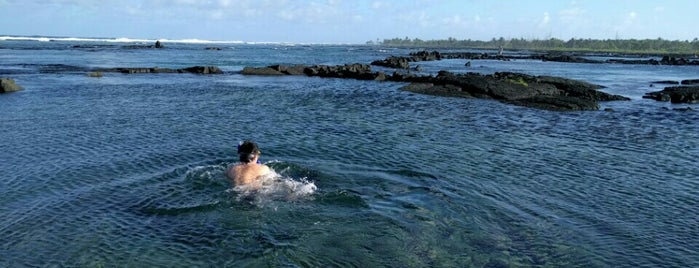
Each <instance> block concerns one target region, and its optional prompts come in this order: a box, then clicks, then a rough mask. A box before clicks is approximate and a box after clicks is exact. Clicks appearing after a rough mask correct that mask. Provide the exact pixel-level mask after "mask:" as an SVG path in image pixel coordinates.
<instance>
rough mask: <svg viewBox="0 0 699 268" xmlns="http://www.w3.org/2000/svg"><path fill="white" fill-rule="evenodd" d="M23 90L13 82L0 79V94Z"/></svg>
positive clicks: (8, 79)
mask: <svg viewBox="0 0 699 268" xmlns="http://www.w3.org/2000/svg"><path fill="white" fill-rule="evenodd" d="M22 89H23V88H22V87H21V86H19V85H17V84H15V80H13V79H10V78H0V93H7V92H14V91H20V90H22Z"/></svg>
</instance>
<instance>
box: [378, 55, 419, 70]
mask: <svg viewBox="0 0 699 268" xmlns="http://www.w3.org/2000/svg"><path fill="white" fill-rule="evenodd" d="M371 65H376V66H384V67H388V68H396V69H409V68H410V58H408V57H395V56H391V57H388V58H386V59H383V60H375V61H372V62H371Z"/></svg>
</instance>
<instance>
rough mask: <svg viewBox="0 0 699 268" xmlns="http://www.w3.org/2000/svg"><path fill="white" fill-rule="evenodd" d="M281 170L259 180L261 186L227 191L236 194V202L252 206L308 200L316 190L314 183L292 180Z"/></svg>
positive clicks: (243, 186) (235, 188) (301, 179)
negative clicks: (282, 201) (247, 202)
mask: <svg viewBox="0 0 699 268" xmlns="http://www.w3.org/2000/svg"><path fill="white" fill-rule="evenodd" d="M285 171H286V169H285V170H282V171H281V172H280V173H277V172H276V171H275V170H274V169H272V172H271V173H270V174H267V175H265V176H263V177H262V178H260V184H261V186H257V185H255V186H252V185H239V186H235V187H234V188H232V189H229V190H228V191H229V192H230V191H233V192H235V193H237V197H236V200H237V201H250V202H251V203H253V204H257V205H260V206H262V205H264V204H267V203H269V202H271V201H275V200H284V201H297V200H304V199H307V198H310V197H311V196H312V195H313V193H315V191H316V190H317V189H318V187H317V186H316V185H315V183H314V182H312V181H308V179H307V178H306V177H303V178H300V179H298V180H297V179H294V178H292V177H291V176H288V175H284V174H285V173H286V172H285Z"/></svg>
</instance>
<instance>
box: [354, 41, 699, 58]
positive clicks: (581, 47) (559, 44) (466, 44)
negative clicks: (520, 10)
mask: <svg viewBox="0 0 699 268" xmlns="http://www.w3.org/2000/svg"><path fill="white" fill-rule="evenodd" d="M371 43H373V42H371V41H369V42H367V44H371ZM380 43H381V44H383V45H388V46H401V47H431V48H479V49H499V48H500V47H502V48H504V49H509V50H522V49H526V50H538V51H541V50H546V51H579V52H610V53H638V54H684V55H695V54H699V39H697V38H694V40H692V41H689V40H685V41H679V40H674V41H671V40H664V39H662V38H658V39H642V40H639V39H625V40H620V39H607V40H598V39H575V38H572V39H570V40H568V41H564V40H561V39H557V38H551V39H545V40H538V39H534V40H527V39H524V38H519V39H514V38H513V39H509V40H508V39H505V38H502V37H500V38H499V39H495V38H493V39H492V40H490V41H480V40H470V39H468V40H457V39H455V38H452V37H450V38H449V39H446V40H421V39H418V38H415V39H410V38H408V37H405V38H403V39H401V38H393V39H384V40H383V42H380Z"/></svg>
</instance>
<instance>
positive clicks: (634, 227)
mask: <svg viewBox="0 0 699 268" xmlns="http://www.w3.org/2000/svg"><path fill="white" fill-rule="evenodd" d="M76 44H77V45H86V46H90V47H82V48H73V47H72V46H73V45H76ZM122 45H123V44H119V43H96V42H85V43H71V42H36V41H3V42H0V75H1V76H3V77H12V78H14V79H15V80H16V81H17V83H18V84H20V85H22V86H23V87H24V88H25V90H23V91H20V92H15V93H10V94H2V95H0V159H1V161H0V185H1V188H0V189H1V190H0V236H1V237H2V240H0V266H3V267H37V266H38V267H65V266H70V267H72V266H79V267H114V266H118V267H124V266H137V267H152V266H161V267H196V266H199V267H201V266H204V267H206V266H211V267H245V266H252V267H258V266H263V267H269V266H272V267H275V266H285V267H327V266H348V267H377V266H384V267H430V266H437V267H532V266H534V267H542V266H543V267H697V266H699V252H698V251H697V249H699V214H698V213H697V207H699V165H697V159H699V112H697V110H699V107H697V106H696V105H693V106H691V107H692V108H693V109H694V111H688V112H682V111H676V110H673V108H684V107H687V106H689V105H672V104H669V103H662V102H655V101H651V100H645V99H642V98H641V96H642V95H643V94H644V93H646V92H650V91H654V90H659V89H660V88H659V87H658V86H656V87H653V88H651V87H649V83H650V81H656V80H681V79H691V78H699V68H698V67H678V66H634V65H586V64H570V63H555V62H537V61H511V62H498V61H474V62H473V67H471V68H470V69H466V68H465V67H463V64H464V62H465V61H463V60H445V61H435V62H424V63H421V65H422V66H423V70H424V72H425V73H436V72H437V71H438V70H442V69H445V70H451V71H454V72H467V71H477V72H482V73H492V72H495V71H516V72H523V73H529V74H534V75H556V76H563V77H568V78H575V79H581V80H585V81H588V82H592V83H597V84H601V85H604V86H607V88H606V89H604V90H605V91H607V92H610V93H615V94H621V95H624V96H627V97H630V98H631V99H632V100H631V101H628V102H609V103H602V105H601V106H602V108H612V109H613V110H614V111H613V112H605V111H587V112H551V111H543V110H535V109H529V108H523V107H516V106H511V105H507V104H502V103H499V102H496V101H490V100H479V99H460V98H443V97H434V96H423V95H417V94H413V93H409V92H404V91H400V90H399V88H400V87H401V84H399V83H391V82H374V81H354V80H340V79H323V78H309V77H259V76H243V75H240V74H238V73H237V71H239V70H241V69H242V68H243V67H244V66H265V65H270V64H278V63H286V64H345V63H354V62H359V63H368V62H371V61H373V60H376V59H382V58H385V57H387V56H389V55H406V54H407V53H408V52H410V51H408V50H402V49H393V48H382V47H368V46H318V45H312V46H284V45H245V44H235V45H220V44H217V45H197V44H166V45H167V48H166V49H162V50H147V49H123V48H121V46H122ZM206 46H219V47H224V49H223V50H221V51H210V50H205V49H204V47H206ZM58 64H62V65H58ZM194 65H216V66H219V67H221V68H222V69H223V70H224V71H225V72H226V73H225V74H223V75H193V74H132V75H125V74H117V73H106V74H105V75H104V77H102V78H92V77H88V76H87V75H86V73H87V72H86V71H84V69H85V68H93V67H154V66H158V67H171V68H182V67H189V66H194ZM70 66H73V67H70ZM375 69H377V68H375ZM665 108H669V109H665ZM243 139H252V140H254V141H256V142H258V143H259V144H260V146H261V148H262V151H263V155H262V161H263V162H266V163H268V164H269V165H270V166H271V167H272V168H273V169H274V170H275V171H277V173H279V174H280V175H281V176H283V177H284V178H285V179H287V180H292V181H298V182H303V181H310V182H312V183H313V184H314V185H316V186H317V190H316V191H315V192H313V193H306V194H303V193H300V194H299V193H298V192H296V191H297V190H296V189H285V191H282V192H277V193H276V194H273V195H263V196H247V197H245V196H241V195H240V193H238V192H235V191H230V188H231V184H230V182H229V181H228V180H227V179H226V178H225V176H224V170H225V169H226V167H227V166H228V165H230V164H233V163H235V161H236V155H235V152H236V151H235V145H236V144H237V142H238V141H240V140H243Z"/></svg>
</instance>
